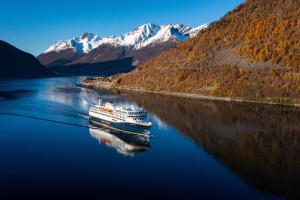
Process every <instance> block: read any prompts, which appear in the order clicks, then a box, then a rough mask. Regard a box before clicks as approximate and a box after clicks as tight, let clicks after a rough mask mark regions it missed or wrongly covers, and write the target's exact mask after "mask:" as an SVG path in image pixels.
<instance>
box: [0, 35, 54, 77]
mask: <svg viewBox="0 0 300 200" xmlns="http://www.w3.org/2000/svg"><path fill="white" fill-rule="evenodd" d="M50 76H54V73H52V72H51V71H50V70H49V69H47V68H46V67H44V66H43V65H42V64H41V63H40V62H39V61H38V60H37V59H36V58H35V57H34V56H33V55H31V54H29V53H27V52H24V51H22V50H20V49H18V48H16V47H14V46H13V45H11V44H9V43H7V42H5V41H2V40H0V78H6V79H7V78H41V77H50Z"/></svg>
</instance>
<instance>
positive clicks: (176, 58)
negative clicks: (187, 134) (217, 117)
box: [112, 0, 300, 104]
mask: <svg viewBox="0 0 300 200" xmlns="http://www.w3.org/2000/svg"><path fill="white" fill-rule="evenodd" d="M299 16H300V2H299V1H297V0H271V1H264V0H247V1H245V2H244V3H243V4H241V5H239V6H238V7H237V8H235V9H234V10H232V11H230V12H228V13H227V14H226V15H225V16H224V17H222V18H221V19H220V20H219V21H216V22H213V23H212V24H210V25H209V27H208V28H206V29H204V30H202V31H200V33H199V34H198V35H197V36H196V37H194V38H190V39H188V40H186V41H185V42H182V43H179V44H178V45H177V46H176V47H175V48H171V49H170V50H167V51H165V52H163V53H161V54H160V55H159V56H157V57H154V58H152V59H150V60H149V61H147V62H146V63H145V64H143V65H141V66H140V67H139V68H137V69H136V70H134V71H132V72H130V73H126V74H121V75H119V76H116V77H114V78H113V79H112V87H115V88H134V89H138V90H145V91H154V92H168V93H170V92H172V93H189V94H198V95H204V96H220V97H232V98H238V99H247V100H254V101H268V102H269V101H271V102H278V103H280V102H293V103H296V104H299V102H300V96H299V95H300V60H299V58H300V51H299V50H300V48H299V46H300V42H299V35H300V18H299Z"/></svg>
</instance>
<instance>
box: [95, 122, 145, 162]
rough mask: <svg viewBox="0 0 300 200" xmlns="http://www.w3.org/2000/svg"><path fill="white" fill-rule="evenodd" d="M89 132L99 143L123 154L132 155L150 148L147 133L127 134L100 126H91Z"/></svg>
mask: <svg viewBox="0 0 300 200" xmlns="http://www.w3.org/2000/svg"><path fill="white" fill-rule="evenodd" d="M89 132H90V135H91V136H92V137H93V138H95V139H97V140H98V141H99V143H101V144H105V145H106V146H108V147H110V148H114V149H116V151H117V152H118V153H120V154H123V155H125V156H134V155H135V154H136V153H139V152H144V151H147V150H148V149H150V138H149V135H145V134H129V133H126V132H122V131H113V130H110V129H105V128H100V127H92V128H90V129H89Z"/></svg>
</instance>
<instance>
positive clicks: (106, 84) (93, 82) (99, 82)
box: [79, 76, 300, 107]
mask: <svg viewBox="0 0 300 200" xmlns="http://www.w3.org/2000/svg"><path fill="white" fill-rule="evenodd" d="M114 81H115V80H114V76H110V77H88V78H85V79H82V80H81V81H80V83H79V85H80V86H82V87H87V88H91V89H109V90H125V91H134V92H140V93H153V94H162V95H170V96H178V97H185V98H196V99H205V100H213V101H234V102H246V103H262V104H273V105H285V106H295V107H300V103H298V102H299V101H298V100H293V101H292V102H297V103H287V102H284V101H280V100H274V99H264V100H247V99H243V98H238V97H236V98H233V97H219V96H206V95H201V94H191V93H183V92H169V91H150V90H145V89H143V88H137V87H124V86H116V84H114Z"/></svg>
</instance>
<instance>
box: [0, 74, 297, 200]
mask: <svg viewBox="0 0 300 200" xmlns="http://www.w3.org/2000/svg"><path fill="white" fill-rule="evenodd" d="M77 81H78V78H53V79H40V80H10V81H5V80H1V81H0V177H1V178H0V199H24V198H25V197H28V198H31V199H45V198H48V199H54V198H55V199H57V198H65V199H77V198H81V199H87V198H88V199H108V198H114V197H122V198H123V199H129V198H131V199H170V198H172V199H300V110H299V109H298V110H297V109H296V108H290V107H277V106H266V105H254V104H238V103H228V102H210V101H199V100H192V99H185V98H177V97H168V96H160V95H146V94H134V93H129V94H123V93H111V92H108V91H98V92H95V91H92V90H89V89H85V88H80V87H77V86H76V82H77ZM99 98H102V99H106V100H112V101H114V102H116V103H126V104H135V105H139V106H142V107H143V108H144V109H146V110H147V111H148V112H149V113H150V118H151V121H152V122H153V127H152V128H151V130H150V137H149V138H145V137H139V136H132V135H126V134H120V133H116V132H111V131H109V130H107V129H103V128H95V127H93V126H91V125H89V123H88V120H87V112H88V109H89V107H90V106H91V105H93V103H96V102H97V100H98V99H99ZM94 197H95V198H94Z"/></svg>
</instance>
